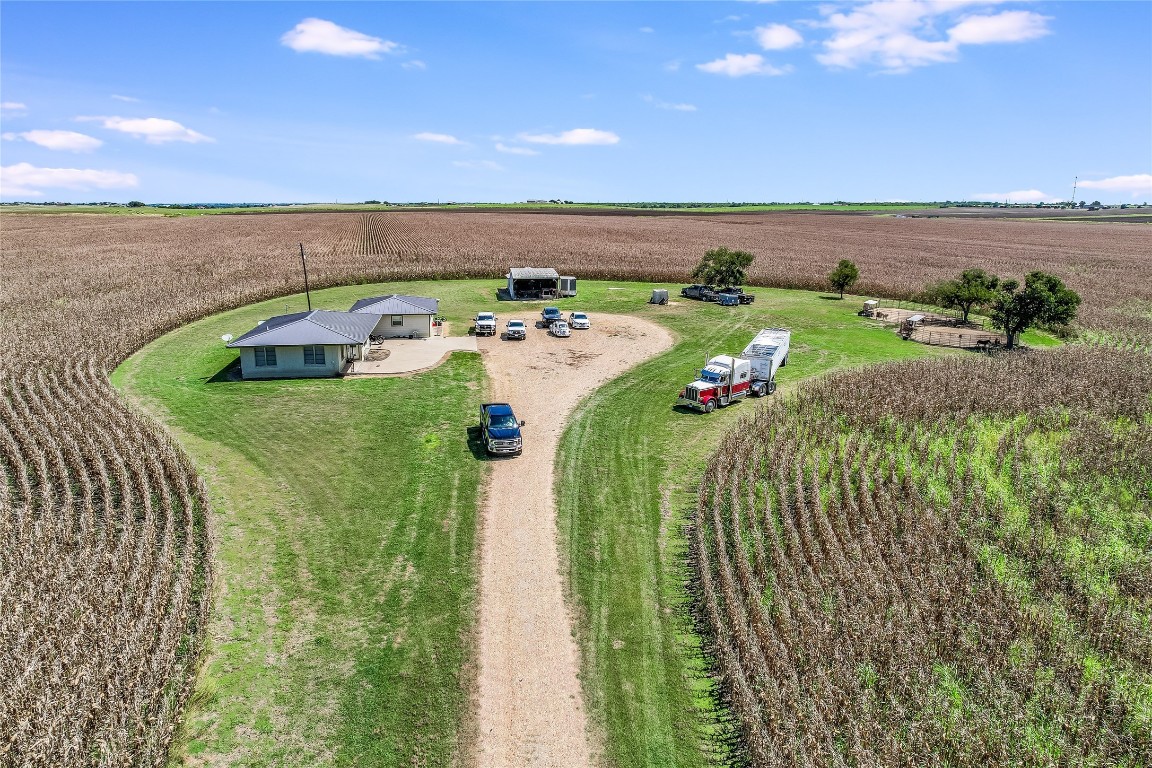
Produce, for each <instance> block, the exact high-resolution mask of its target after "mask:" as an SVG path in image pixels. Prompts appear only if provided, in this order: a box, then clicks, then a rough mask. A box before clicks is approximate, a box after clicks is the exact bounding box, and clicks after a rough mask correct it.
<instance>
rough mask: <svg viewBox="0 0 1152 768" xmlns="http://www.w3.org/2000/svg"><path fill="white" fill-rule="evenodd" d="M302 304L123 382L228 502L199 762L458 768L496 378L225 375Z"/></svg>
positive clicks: (217, 322) (133, 363)
mask: <svg viewBox="0 0 1152 768" xmlns="http://www.w3.org/2000/svg"><path fill="white" fill-rule="evenodd" d="M363 295H372V293H371V292H370V291H369V292H368V293H365V290H364V288H363V287H361V288H354V289H338V290H334V291H324V292H317V293H314V294H313V306H317V307H326V308H341V309H346V308H347V306H348V305H349V304H351V301H352V300H354V298H356V297H359V296H363ZM432 295H435V294H432ZM348 297H351V299H349V298H348ZM302 298H303V297H291V298H289V299H280V300H276V301H272V302H265V303H263V304H259V305H254V306H251V307H247V308H244V309H242V310H238V311H235V312H229V313H225V314H223V315H218V316H215V317H212V318H210V319H207V320H204V321H202V322H198V323H194V324H192V325H190V326H187V327H185V328H183V329H181V330H179V331H177V332H174V333H172V334H169V335H168V336H165V337H163V338H162V339H160V340H158V341H157V342H155V343H153V344H152V345H150V346H148V347H147V348H146V349H144V350H143V351H142V352H140V353H139V354H137V355H136V356H134V357H133V358H131V359H130V360H128V361H127V362H126V363H125V364H124V365H123V366H121V368H120V369H119V370H118V371H117V372H116V375H115V377H114V380H115V382H116V383H117V385H118V386H120V387H121V388H122V389H124V391H125V392H126V393H127V394H128V395H129V396H130V397H132V398H133V399H135V400H137V401H138V402H140V403H141V404H143V405H144V407H146V408H147V409H148V410H149V411H151V412H152V413H153V414H154V415H155V416H157V417H158V418H160V419H161V420H162V421H163V422H164V423H165V424H166V425H168V426H169V428H171V429H173V430H174V431H175V433H176V435H177V437H178V439H179V440H180V442H181V444H182V445H183V446H184V447H185V449H187V450H188V451H189V452H190V453H191V455H192V456H193V458H194V459H195V460H196V462H197V465H198V466H199V467H200V468H201V471H202V473H203V476H204V479H205V481H206V482H207V484H208V488H209V491H210V493H211V498H212V502H213V512H214V516H213V533H214V536H215V541H214V547H213V552H214V556H215V568H216V577H217V589H218V597H217V600H216V603H215V609H214V613H213V618H212V622H211V626H210V630H209V633H210V637H209V653H208V656H207V660H206V666H205V668H204V670H203V673H202V675H201V679H200V683H199V685H198V689H197V693H196V696H195V700H194V706H193V707H192V710H191V712H190V713H189V723H188V727H187V733H186V734H185V735H184V738H183V755H182V757H183V759H184V761H185V762H187V763H190V764H202V763H207V764H219V765H230V766H269V765H276V766H281V765H308V766H312V765H346V764H356V765H445V764H447V763H449V762H450V761H451V760H452V757H453V755H454V754H456V753H457V752H458V751H459V747H460V738H461V730H460V723H461V722H462V720H463V719H464V718H465V716H466V712H467V707H468V691H467V686H468V684H469V680H468V672H467V670H468V669H469V666H468V665H469V662H470V656H471V647H470V640H469V637H470V632H471V629H472V617H473V612H474V609H473V603H474V599H475V571H474V567H473V559H474V555H475V531H476V512H477V505H478V496H479V485H480V481H481V477H482V465H481V464H479V463H478V462H476V461H475V460H474V458H473V457H472V454H471V453H470V452H469V450H468V446H467V440H466V434H467V427H468V426H469V425H471V424H472V423H473V422H474V421H475V419H476V411H477V409H478V404H479V402H480V395H481V386H482V383H483V368H482V366H481V363H480V359H479V355H476V354H471V353H459V354H456V355H453V356H452V357H451V358H450V359H449V360H448V361H447V362H446V363H445V364H444V365H443V366H441V367H439V368H437V369H436V370H434V371H431V372H429V373H426V374H422V375H418V376H414V377H411V378H387V379H382V378H378V379H362V380H311V381H310V380H284V381H265V382H256V381H248V382H245V381H231V380H227V379H226V377H224V376H222V375H221V372H222V371H223V370H224V369H225V368H226V367H227V366H228V365H229V364H230V363H231V361H232V360H234V359H235V357H236V355H235V352H234V351H232V350H227V349H226V348H225V347H224V344H223V342H221V340H220V336H221V335H222V334H224V333H232V334H235V335H238V334H239V333H242V332H244V331H246V330H248V329H249V328H251V327H252V326H253V325H254V324H255V323H256V321H257V320H259V319H263V318H266V317H269V316H271V315H274V314H280V313H281V312H283V311H284V309H285V307H284V305H285V303H286V302H287V303H288V304H289V308H290V310H291V311H295V310H296V309H297V308H298V307H296V306H295V305H296V304H298V303H302Z"/></svg>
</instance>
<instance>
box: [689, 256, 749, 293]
mask: <svg viewBox="0 0 1152 768" xmlns="http://www.w3.org/2000/svg"><path fill="white" fill-rule="evenodd" d="M755 258H756V257H755V256H753V255H752V254H750V253H748V252H747V251H730V250H728V249H727V248H713V249H712V250H710V251H708V252H707V253H705V254H704V258H703V259H702V260H701V261H700V264H699V265H697V267H696V269H695V270H694V271H693V272H692V278H693V279H694V280H699V281H701V282H704V283H708V284H709V285H744V281H745V280H746V279H747V278H748V276H747V275H746V274H745V273H744V270H745V269H747V268H748V267H749V266H750V265H751V264H752V260H753V259H755Z"/></svg>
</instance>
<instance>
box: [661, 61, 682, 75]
mask: <svg viewBox="0 0 1152 768" xmlns="http://www.w3.org/2000/svg"><path fill="white" fill-rule="evenodd" d="M664 71H665V72H679V71H680V61H679V59H673V60H672V61H668V62H665V63H664Z"/></svg>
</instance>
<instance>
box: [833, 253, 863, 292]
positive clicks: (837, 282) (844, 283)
mask: <svg viewBox="0 0 1152 768" xmlns="http://www.w3.org/2000/svg"><path fill="white" fill-rule="evenodd" d="M859 277H860V270H859V269H857V268H856V265H855V264H853V263H852V262H851V261H849V260H848V259H840V263H839V264H837V265H836V269H834V270H832V271H831V272H830V273H828V282H829V283H831V284H832V290H834V291H840V298H844V291H846V290H847V289H849V288H851V287H852V286H853V285H854V284H855V283H856V280H857V279H859Z"/></svg>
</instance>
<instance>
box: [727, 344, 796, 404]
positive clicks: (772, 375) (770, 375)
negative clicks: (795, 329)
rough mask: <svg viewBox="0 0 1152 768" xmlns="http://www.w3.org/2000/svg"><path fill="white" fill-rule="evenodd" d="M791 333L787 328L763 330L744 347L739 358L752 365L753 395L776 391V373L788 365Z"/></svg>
mask: <svg viewBox="0 0 1152 768" xmlns="http://www.w3.org/2000/svg"><path fill="white" fill-rule="evenodd" d="M791 344H792V331H789V330H788V329H787V328H765V329H764V330H762V331H760V333H758V334H756V338H754V339H752V341H751V342H749V343H748V346H746V347H744V352H743V353H742V354H741V355H740V357H742V358H744V359H745V360H747V361H748V362H749V363H751V364H752V390H753V394H755V395H770V394H772V393H773V392H775V391H776V372H777V371H779V370H780V369H781V368H783V367H784V366H786V365H788V350H789V348H790V346H791Z"/></svg>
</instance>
